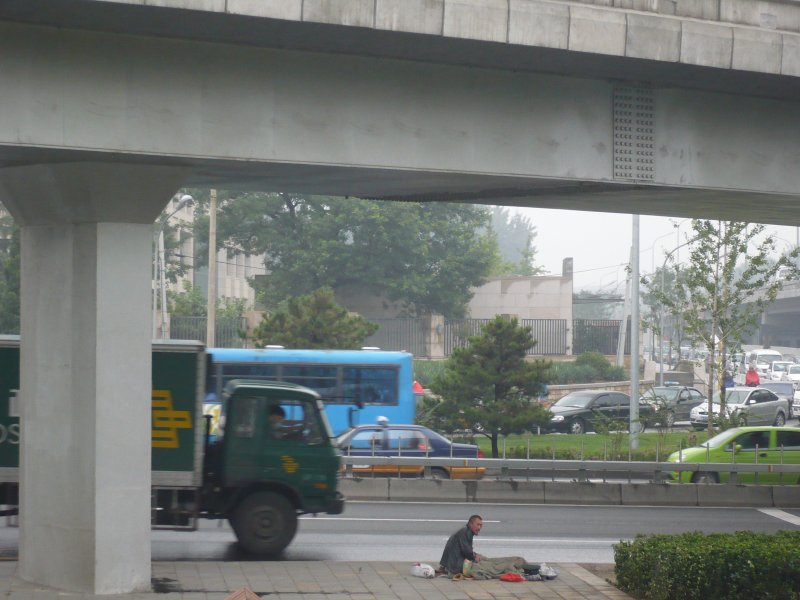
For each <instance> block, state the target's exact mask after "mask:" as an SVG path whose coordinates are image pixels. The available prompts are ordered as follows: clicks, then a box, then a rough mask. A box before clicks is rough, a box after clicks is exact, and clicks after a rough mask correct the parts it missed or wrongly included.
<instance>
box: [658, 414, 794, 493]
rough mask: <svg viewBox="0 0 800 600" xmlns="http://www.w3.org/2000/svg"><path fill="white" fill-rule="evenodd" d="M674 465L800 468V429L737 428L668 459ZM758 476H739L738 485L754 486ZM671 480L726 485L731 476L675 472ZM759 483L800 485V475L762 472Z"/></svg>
mask: <svg viewBox="0 0 800 600" xmlns="http://www.w3.org/2000/svg"><path fill="white" fill-rule="evenodd" d="M667 462H673V463H692V464H697V463H756V462H758V464H772V465H778V464H793V465H797V464H800V428H797V427H767V426H763V427H736V428H734V429H728V430H726V431H723V432H721V433H719V434H717V435H715V436H714V437H712V438H711V439H709V440H708V441H707V442H704V443H703V444H701V445H699V446H696V447H694V448H686V449H685V450H683V451H681V452H673V453H672V454H670V456H669V458H667ZM755 478H756V475H755V473H746V472H741V473H738V474H737V477H736V481H737V483H753V482H754V481H755ZM670 479H671V480H673V481H678V480H679V479H680V481H682V482H685V483H690V482H691V483H725V482H727V481H728V480H729V479H730V473H729V472H725V471H722V470H719V469H708V470H699V471H696V472H692V471H672V472H671V473H670ZM758 483H764V484H779V483H785V484H800V473H784V474H783V477H781V474H780V473H774V472H762V473H759V474H758Z"/></svg>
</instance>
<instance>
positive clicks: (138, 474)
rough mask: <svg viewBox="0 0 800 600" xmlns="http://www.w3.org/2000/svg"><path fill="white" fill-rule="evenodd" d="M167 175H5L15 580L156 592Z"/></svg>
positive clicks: (177, 175) (111, 169)
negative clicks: (16, 384)
mask: <svg viewBox="0 0 800 600" xmlns="http://www.w3.org/2000/svg"><path fill="white" fill-rule="evenodd" d="M183 175H184V174H183V171H182V170H179V169H171V168H163V167H143V166H129V165H109V164H100V163H75V164H56V165H36V166H26V167H15V168H8V169H2V170H0V199H1V200H2V201H3V203H4V204H5V205H6V206H7V208H8V209H9V210H10V211H11V213H12V214H13V215H14V217H15V219H16V220H17V222H18V223H19V224H20V225H21V228H22V231H21V233H22V289H21V365H20V370H21V373H20V377H21V380H20V390H21V392H20V423H21V440H20V537H19V567H18V574H19V576H21V577H22V578H23V579H25V580H27V581H31V582H34V583H39V584H44V585H47V586H50V587H55V588H58V589H63V590H68V591H78V592H87V593H93V594H116V593H128V592H132V591H139V590H149V588H150V455H151V450H150V443H151V442H150V437H151V434H150V430H151V408H150V387H151V364H150V361H151V359H150V353H151V350H150V345H151V322H150V320H151V312H150V309H149V303H150V295H151V294H150V281H151V272H150V268H151V259H150V257H151V252H152V246H151V244H152V239H153V227H152V223H153V221H154V220H155V218H156V216H157V215H158V214H159V212H160V211H161V209H162V208H163V207H164V205H165V204H166V203H167V201H168V200H169V199H170V197H171V196H172V195H173V194H174V192H175V191H176V190H177V189H178V187H179V186H180V184H181V182H182V180H183Z"/></svg>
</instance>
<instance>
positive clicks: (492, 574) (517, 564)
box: [452, 556, 558, 582]
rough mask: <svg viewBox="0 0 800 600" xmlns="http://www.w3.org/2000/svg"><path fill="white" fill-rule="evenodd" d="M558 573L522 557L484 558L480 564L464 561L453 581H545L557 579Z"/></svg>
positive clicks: (544, 565) (551, 568) (544, 564)
mask: <svg viewBox="0 0 800 600" xmlns="http://www.w3.org/2000/svg"><path fill="white" fill-rule="evenodd" d="M556 577H558V571H556V570H555V569H554V568H553V567H550V566H548V565H547V564H546V563H541V564H536V563H529V562H526V561H525V559H524V558H522V557H520V556H507V557H502V558H482V559H481V561H480V562H475V561H471V560H468V559H465V560H464V568H463V569H462V571H461V573H457V574H455V575H453V576H452V578H453V579H500V580H501V581H515V582H519V581H543V580H547V579H555V578H556Z"/></svg>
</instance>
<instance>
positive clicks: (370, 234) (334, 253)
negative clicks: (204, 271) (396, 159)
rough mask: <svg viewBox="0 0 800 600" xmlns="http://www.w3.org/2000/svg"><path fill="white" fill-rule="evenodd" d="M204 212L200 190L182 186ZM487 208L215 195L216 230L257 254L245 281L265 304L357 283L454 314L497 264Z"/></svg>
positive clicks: (202, 237)
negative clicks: (260, 263)
mask: <svg viewBox="0 0 800 600" xmlns="http://www.w3.org/2000/svg"><path fill="white" fill-rule="evenodd" d="M191 193H192V195H193V196H194V197H195V200H198V201H199V207H198V208H199V209H200V211H201V212H202V211H203V209H205V210H206V213H207V198H208V194H207V193H205V192H203V191H201V190H197V191H195V190H192V191H191ZM489 223H490V214H489V210H488V208H487V207H480V206H474V205H469V204H454V203H446V202H433V203H420V202H391V201H374V200H362V199H358V198H336V197H327V196H304V195H298V194H289V193H271V194H267V193H245V194H238V195H231V194H230V193H222V192H221V193H219V194H218V220H217V236H218V239H219V240H220V243H221V244H223V245H224V246H226V247H227V248H228V249H229V250H230V251H232V252H234V253H236V252H240V253H245V254H255V255H260V254H263V255H264V257H265V258H264V266H265V271H266V272H267V273H268V276H267V277H263V278H259V279H258V280H257V281H256V282H255V285H256V287H257V289H258V291H259V296H260V299H261V300H262V301H263V302H264V304H265V305H266V306H268V307H276V306H278V305H279V304H280V303H281V302H282V301H283V300H284V299H286V298H290V297H293V296H301V295H306V294H310V293H311V292H313V291H314V290H316V289H319V288H320V287H330V288H331V289H333V290H334V291H336V290H340V289H345V288H358V289H364V290H367V291H368V293H371V294H374V295H375V296H383V297H386V298H387V299H388V300H390V301H392V302H398V303H400V304H401V305H403V307H404V310H405V312H406V314H409V315H412V316H414V315H420V314H428V313H441V314H443V315H445V316H448V317H463V316H464V315H465V313H466V307H467V304H468V302H469V300H470V299H471V296H472V288H473V287H476V286H479V285H481V284H483V283H484V282H485V280H486V277H487V276H488V274H489V272H490V269H491V267H492V266H493V265H495V264H496V263H497V260H498V258H497V256H498V252H497V240H496V237H495V235H494V234H493V233H492V232H491V229H490V227H489ZM195 237H196V241H197V244H196V248H197V250H196V252H195V254H196V256H195V259H196V261H195V264H196V265H197V264H204V262H205V256H207V254H208V252H207V251H206V250H204V249H203V246H206V247H207V243H208V242H207V240H208V217H207V214H206V215H200V216H199V217H198V218H197V219H196V221H195Z"/></svg>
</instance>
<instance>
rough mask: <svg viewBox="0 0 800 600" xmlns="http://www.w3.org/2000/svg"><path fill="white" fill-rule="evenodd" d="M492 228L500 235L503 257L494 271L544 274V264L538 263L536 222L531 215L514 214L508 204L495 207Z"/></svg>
mask: <svg viewBox="0 0 800 600" xmlns="http://www.w3.org/2000/svg"><path fill="white" fill-rule="evenodd" d="M492 229H493V230H494V232H495V234H496V236H497V243H498V248H499V251H500V260H499V261H498V263H497V265H496V266H495V267H494V268H493V269H492V275H524V276H532V275H541V274H543V273H544V268H543V267H540V266H536V247H535V246H534V245H533V242H534V240H535V239H536V235H537V232H536V226H535V225H534V224H533V223H532V222H531V220H530V219H529V218H528V217H525V216H523V215H521V214H519V213H517V214H514V215H512V214H511V211H510V210H509V209H508V208H506V207H504V206H493V207H492Z"/></svg>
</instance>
